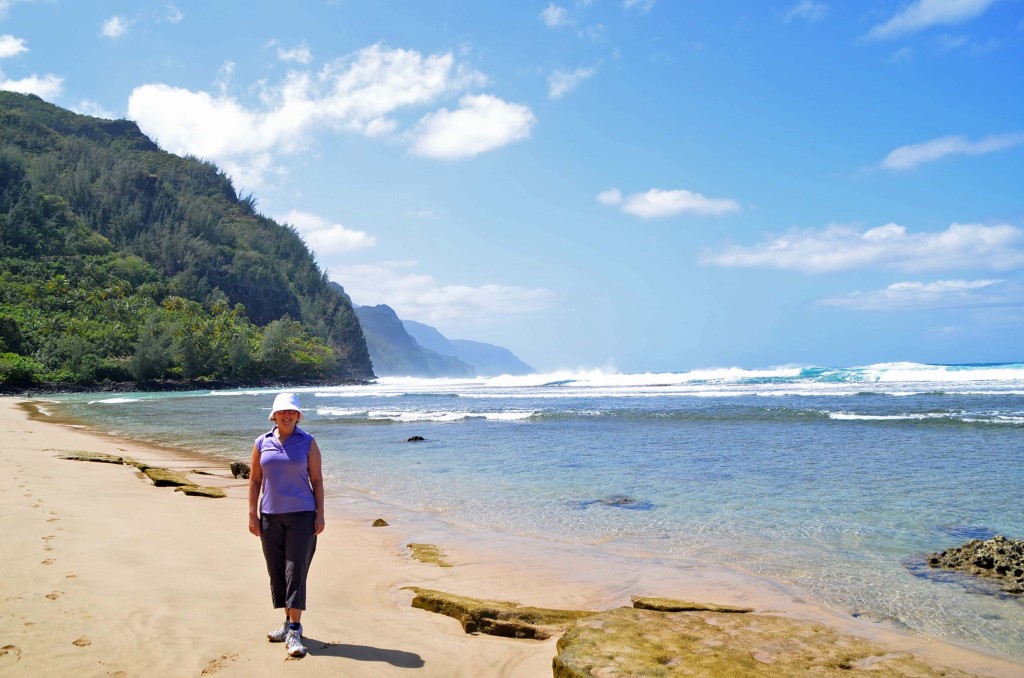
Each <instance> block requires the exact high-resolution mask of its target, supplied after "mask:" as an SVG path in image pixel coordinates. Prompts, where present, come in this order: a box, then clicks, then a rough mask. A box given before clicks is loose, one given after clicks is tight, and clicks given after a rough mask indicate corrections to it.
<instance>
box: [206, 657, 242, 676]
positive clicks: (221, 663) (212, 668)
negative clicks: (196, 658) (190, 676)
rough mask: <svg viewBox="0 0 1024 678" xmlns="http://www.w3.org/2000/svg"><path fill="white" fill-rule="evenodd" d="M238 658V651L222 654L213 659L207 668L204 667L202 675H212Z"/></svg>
mask: <svg viewBox="0 0 1024 678" xmlns="http://www.w3.org/2000/svg"><path fill="white" fill-rule="evenodd" d="M236 659H238V653H237V652H232V653H230V654H222V655H221V656H219V657H217V658H216V659H211V660H210V663H209V664H207V665H206V668H205V669H203V673H202V675H204V676H211V675H213V674H214V673H217V672H218V671H220V670H221V669H222V668H224V667H225V666H227V665H228V664H229V663H230V662H233V661H235V660H236Z"/></svg>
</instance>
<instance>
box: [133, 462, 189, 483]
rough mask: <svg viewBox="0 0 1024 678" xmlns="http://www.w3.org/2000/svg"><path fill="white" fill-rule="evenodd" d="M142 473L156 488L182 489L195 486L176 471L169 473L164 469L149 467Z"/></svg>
mask: <svg viewBox="0 0 1024 678" xmlns="http://www.w3.org/2000/svg"><path fill="white" fill-rule="evenodd" d="M143 473H145V474H146V476H147V477H148V478H149V479H150V480H152V481H153V484H154V485H156V486H157V487H184V486H186V485H195V483H193V482H192V481H191V480H189V479H188V478H186V477H185V476H183V475H182V474H180V473H178V472H177V471H171V470H170V469H166V468H157V467H155V466H150V467H149V468H147V469H146V470H145V471H143Z"/></svg>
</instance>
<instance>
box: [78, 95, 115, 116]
mask: <svg viewBox="0 0 1024 678" xmlns="http://www.w3.org/2000/svg"><path fill="white" fill-rule="evenodd" d="M71 110H73V111H74V112H75V113H81V114H82V115H91V116H93V117H94V118H106V119H107V120H116V119H117V116H116V115H115V114H113V113H111V112H110V111H108V110H107V109H105V108H103V107H102V106H100V105H99V104H98V103H97V102H95V101H92V100H91V99H82V100H81V101H79V102H78V105H77V106H72V107H71Z"/></svg>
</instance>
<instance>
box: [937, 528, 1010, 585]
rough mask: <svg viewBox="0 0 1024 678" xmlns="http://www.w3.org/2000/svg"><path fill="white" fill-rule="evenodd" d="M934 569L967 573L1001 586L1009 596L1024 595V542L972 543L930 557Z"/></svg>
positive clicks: (1002, 539)
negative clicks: (1013, 594)
mask: <svg viewBox="0 0 1024 678" xmlns="http://www.w3.org/2000/svg"><path fill="white" fill-rule="evenodd" d="M928 564H929V565H930V566H931V567H938V568H945V569H950V570H956V571H958V572H966V573H967V574H971V575H975V576H978V577H986V578H990V579H992V580H995V581H997V582H999V584H1000V585H1001V586H1002V587H1003V590H1004V591H1005V592H1007V593H1015V594H1022V593H1024V539H1007V538H1006V537H1003V536H1001V535H997V536H995V537H992V538H991V539H972V540H971V541H969V542H967V543H966V544H964V545H963V546H958V547H955V548H951V549H946V550H945V551H941V552H939V553H933V554H931V555H929V556H928Z"/></svg>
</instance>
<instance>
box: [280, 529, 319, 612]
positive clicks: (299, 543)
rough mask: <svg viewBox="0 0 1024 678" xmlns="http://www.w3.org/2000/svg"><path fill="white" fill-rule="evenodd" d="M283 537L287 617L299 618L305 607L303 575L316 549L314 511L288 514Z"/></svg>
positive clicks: (304, 575) (305, 573)
mask: <svg viewBox="0 0 1024 678" xmlns="http://www.w3.org/2000/svg"><path fill="white" fill-rule="evenodd" d="M287 516H288V521H287V526H286V528H285V539H284V551H285V554H284V572H285V604H284V607H286V608H287V610H288V618H289V619H290V620H291V621H294V622H298V621H299V620H300V619H301V618H302V611H303V610H305V609H306V575H307V574H308V573H309V566H310V563H312V562H313V554H314V553H315V552H316V528H315V521H316V512H314V511H303V512H301V513H290V514H287Z"/></svg>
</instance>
